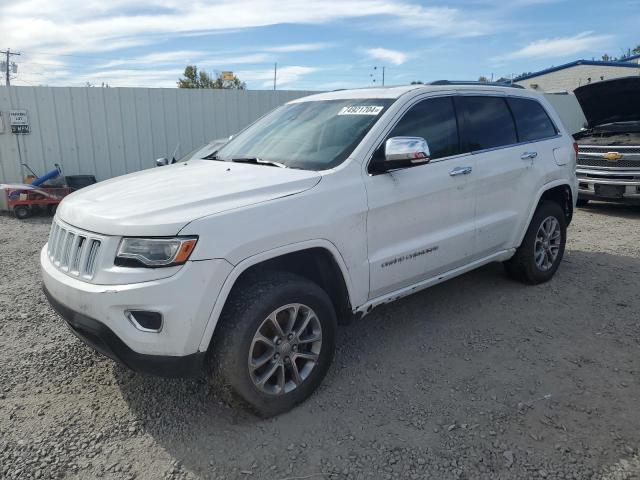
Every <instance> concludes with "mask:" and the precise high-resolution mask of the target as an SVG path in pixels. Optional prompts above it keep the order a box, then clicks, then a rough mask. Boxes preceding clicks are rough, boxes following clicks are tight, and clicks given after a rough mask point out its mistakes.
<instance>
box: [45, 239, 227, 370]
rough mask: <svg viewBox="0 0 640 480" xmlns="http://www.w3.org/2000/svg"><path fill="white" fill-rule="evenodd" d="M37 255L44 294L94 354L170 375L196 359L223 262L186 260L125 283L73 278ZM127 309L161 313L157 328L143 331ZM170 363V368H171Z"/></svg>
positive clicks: (224, 271) (223, 273)
mask: <svg viewBox="0 0 640 480" xmlns="http://www.w3.org/2000/svg"><path fill="white" fill-rule="evenodd" d="M46 250H47V247H46V245H45V247H44V248H43V250H42V252H41V254H40V264H41V271H42V280H43V283H44V288H45V291H46V292H47V297H48V298H49V301H50V302H51V304H52V306H53V307H54V308H55V309H56V311H57V312H58V313H59V314H60V315H61V316H62V317H63V318H65V320H66V321H67V323H68V324H69V326H70V327H71V329H72V331H73V332H74V333H75V334H76V335H78V336H79V337H80V338H82V340H83V341H85V342H86V343H87V344H89V345H90V346H92V347H93V348H94V349H96V350H98V351H99V352H101V353H103V354H105V355H107V356H108V357H111V358H113V359H115V360H117V361H119V362H120V363H122V364H124V365H126V366H128V367H130V368H132V369H134V370H139V371H146V372H148V373H153V374H156V375H163V371H165V370H166V372H167V373H166V374H167V375H171V376H174V375H175V372H178V373H179V372H187V371H190V370H192V367H193V366H194V364H197V363H199V362H200V360H199V359H198V357H199V356H200V355H201V354H202V352H201V351H199V346H200V343H201V341H202V337H203V334H204V330H205V327H206V325H207V323H208V321H209V318H210V315H211V312H212V310H213V306H214V304H215V301H216V299H217V297H218V293H219V291H220V289H221V287H222V284H223V283H224V281H225V279H226V278H227V276H228V274H229V272H230V271H231V268H232V267H231V264H229V263H228V262H226V261H225V260H203V261H197V262H187V263H186V264H185V265H184V266H183V267H182V268H180V270H179V271H178V272H177V273H175V274H174V275H172V276H170V277H167V278H161V279H158V280H152V281H147V282H140V283H133V284H125V285H96V284H93V283H88V282H85V281H82V280H79V279H77V278H73V277H71V276H69V275H67V274H65V273H63V272H61V271H60V270H58V269H57V268H56V267H55V265H53V264H52V263H51V260H50V259H49V256H48V255H47V251H46ZM127 310H147V311H154V312H159V313H161V314H162V318H163V324H162V329H161V330H160V331H158V332H150V331H143V330H141V329H139V328H138V327H137V326H136V325H134V323H132V322H131V321H130V320H129V319H128V318H127V316H126V315H125V312H126V311H127ZM172 365H173V366H172Z"/></svg>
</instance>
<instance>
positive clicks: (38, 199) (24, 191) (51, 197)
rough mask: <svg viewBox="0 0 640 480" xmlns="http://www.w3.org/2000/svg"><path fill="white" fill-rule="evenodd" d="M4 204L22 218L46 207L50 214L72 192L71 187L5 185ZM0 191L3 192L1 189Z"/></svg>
mask: <svg viewBox="0 0 640 480" xmlns="http://www.w3.org/2000/svg"><path fill="white" fill-rule="evenodd" d="M2 190H4V195H5V198H4V199H3V200H4V202H0V203H4V206H5V208H6V209H7V210H9V211H12V212H13V213H14V215H15V216H16V218H19V219H20V220H22V219H25V218H28V217H30V216H31V215H32V214H33V213H34V212H35V211H37V210H39V209H41V208H46V209H47V210H48V212H49V214H51V215H53V214H54V213H55V212H56V208H57V207H58V204H59V203H60V202H61V201H62V199H63V198H64V197H66V196H67V195H69V194H70V193H71V192H72V189H71V188H69V187H31V186H29V185H3V188H2ZM0 193H2V192H1V191H0Z"/></svg>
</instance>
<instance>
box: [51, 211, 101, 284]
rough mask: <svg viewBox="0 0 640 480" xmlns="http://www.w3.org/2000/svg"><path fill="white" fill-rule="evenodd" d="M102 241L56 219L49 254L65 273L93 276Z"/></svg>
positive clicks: (85, 277)
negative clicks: (64, 225)
mask: <svg viewBox="0 0 640 480" xmlns="http://www.w3.org/2000/svg"><path fill="white" fill-rule="evenodd" d="M101 245H102V241H101V240H100V239H98V238H94V237H93V236H92V235H90V234H87V233H85V232H82V231H78V230H77V229H75V228H74V229H71V228H65V227H63V226H62V225H61V224H59V223H58V222H57V221H55V220H54V222H53V225H52V227H51V232H50V233H49V246H48V255H49V258H50V259H51V262H52V263H53V264H54V265H55V266H56V268H58V269H59V270H61V271H63V272H64V273H66V274H68V275H71V276H74V277H82V278H84V279H87V280H90V279H91V278H93V276H94V274H95V271H96V267H97V264H98V263H97V259H98V254H99V252H100V246H101Z"/></svg>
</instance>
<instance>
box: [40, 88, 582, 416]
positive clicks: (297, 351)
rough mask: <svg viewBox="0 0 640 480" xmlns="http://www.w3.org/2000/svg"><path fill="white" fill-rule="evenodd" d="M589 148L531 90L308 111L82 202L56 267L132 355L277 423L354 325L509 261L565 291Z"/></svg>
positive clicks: (55, 291)
mask: <svg viewBox="0 0 640 480" xmlns="http://www.w3.org/2000/svg"><path fill="white" fill-rule="evenodd" d="M575 149H576V146H575V144H574V143H573V139H572V137H571V135H569V134H568V133H567V132H566V131H565V130H564V128H563V126H562V124H561V121H560V119H559V118H558V116H557V115H556V113H555V112H554V110H553V109H552V108H550V106H549V104H548V103H547V102H546V101H545V100H544V99H543V98H542V97H541V96H539V95H537V94H535V93H533V92H529V91H526V90H523V89H519V88H513V87H499V86H493V85H481V84H480V85H475V84H471V83H460V82H458V83H457V82H447V81H441V82H436V84H431V85H415V86H403V87H394V88H381V89H362V90H351V91H347V90H344V91H335V92H330V93H321V94H318V95H313V96H310V97H306V98H302V99H298V100H294V101H292V102H289V103H287V104H286V105H284V106H282V107H279V108H277V109H276V110H274V111H272V112H271V113H269V114H267V115H265V116H264V117H262V118H261V119H259V120H257V121H256V122H255V123H253V124H252V125H250V126H249V127H247V128H246V129H245V130H243V131H242V132H240V133H239V134H238V135H237V136H235V137H234V138H233V139H232V140H231V141H230V142H229V143H227V144H226V145H224V146H223V147H222V148H220V149H219V150H218V151H217V152H214V153H213V154H208V156H206V158H204V159H199V158H192V159H190V160H188V161H181V162H179V163H176V164H174V165H169V166H166V167H162V168H157V169H152V170H147V171H143V172H138V173H134V174H130V175H125V176H123V177H119V178H114V179H111V180H107V181H104V182H101V183H98V184H96V185H93V186H90V187H87V188H85V189H83V190H81V191H79V192H76V193H74V194H72V195H70V196H68V197H67V198H66V199H65V200H64V201H63V202H62V204H61V205H60V207H59V208H58V211H57V214H56V217H55V219H54V222H53V225H52V229H51V234H50V237H49V242H48V243H47V245H45V247H44V248H43V249H42V253H41V264H42V276H43V280H44V289H45V293H46V295H47V297H48V298H49V301H50V302H51V304H52V305H53V307H54V308H55V309H56V310H57V311H58V313H59V314H60V315H61V316H62V317H63V318H64V319H65V320H66V322H67V323H68V325H69V327H70V328H71V330H72V331H73V332H74V333H75V334H76V335H77V336H78V337H79V338H80V339H82V340H83V341H84V342H86V343H87V344H89V345H90V346H92V347H93V348H94V349H96V350H98V351H99V352H101V353H103V354H105V355H107V356H109V357H111V358H112V359H114V360H116V361H118V362H120V363H122V364H124V365H126V366H128V367H130V368H132V369H134V370H137V371H140V372H146V373H150V374H156V375H166V376H191V375H203V374H204V375H208V376H209V377H210V378H211V379H213V380H215V381H216V383H217V384H218V385H221V386H222V387H223V388H224V389H225V390H226V391H229V392H232V393H233V394H234V396H235V397H239V398H240V399H242V400H244V402H246V404H248V406H250V407H252V408H253V409H254V410H255V411H257V412H258V413H260V414H262V415H274V414H277V413H280V412H283V411H286V410H288V409H290V408H292V407H293V406H294V405H296V404H297V403H299V402H301V401H302V400H304V399H305V398H307V397H308V396H309V395H310V394H311V393H312V392H313V391H314V390H315V389H316V388H317V387H318V385H319V384H320V382H321V381H322V379H323V377H324V376H325V374H326V373H327V370H328V368H329V366H330V363H331V360H332V357H333V354H334V347H335V340H336V333H337V330H336V325H337V324H338V323H339V321H343V320H345V319H348V318H350V317H353V316H363V315H365V314H367V313H369V312H370V311H371V310H372V309H373V308H374V307H376V306H377V305H381V304H384V303H388V302H391V301H393V300H395V299H398V298H400V297H403V296H405V295H408V294H411V293H414V292H417V291H419V290H421V289H424V288H426V287H429V286H431V285H434V284H436V283H438V282H442V281H445V280H447V279H450V278H452V277H455V276H456V275H460V274H462V273H464V272H467V271H469V270H472V269H474V268H477V267H480V266H482V265H485V264H487V263H489V262H504V265H505V267H506V271H507V273H508V274H509V275H510V276H511V277H513V278H516V279H518V280H522V281H524V282H527V283H531V284H536V283H541V282H545V281H547V280H549V279H550V278H551V277H552V276H553V275H554V273H555V271H556V269H557V268H558V265H559V263H560V261H561V259H562V256H563V252H564V247H565V240H566V228H567V225H568V223H569V222H570V221H571V217H572V213H573V208H574V205H575V201H576V196H577V184H576V176H575V166H576V150H575ZM451 301H455V298H452V299H451ZM362 325H363V328H366V324H365V323H363V324H362Z"/></svg>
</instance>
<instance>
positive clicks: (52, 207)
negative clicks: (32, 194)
mask: <svg viewBox="0 0 640 480" xmlns="http://www.w3.org/2000/svg"><path fill="white" fill-rule="evenodd" d="M47 210H48V212H49V215H51V216H52V217H54V216H55V215H56V211H57V210H58V204H57V203H52V204H50V205H48V206H47Z"/></svg>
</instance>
